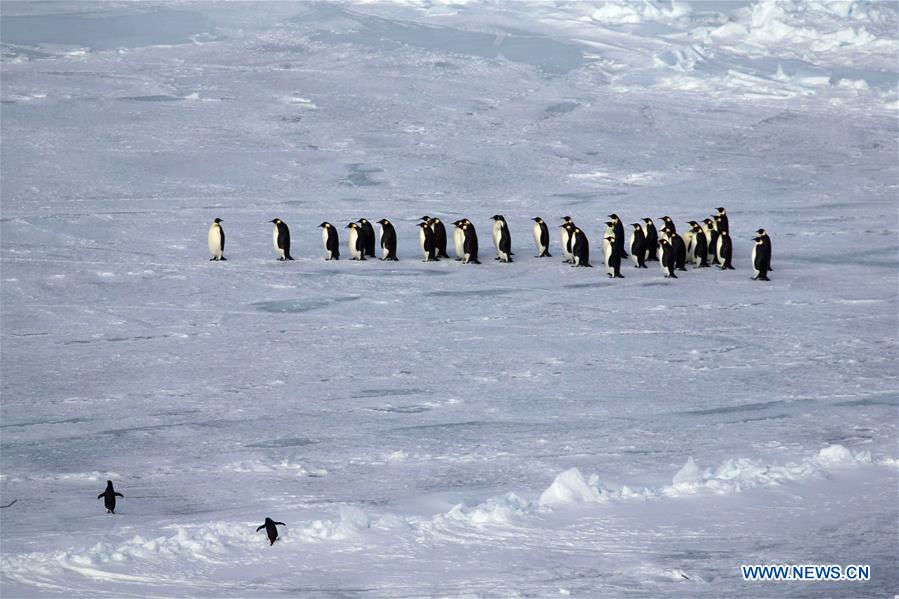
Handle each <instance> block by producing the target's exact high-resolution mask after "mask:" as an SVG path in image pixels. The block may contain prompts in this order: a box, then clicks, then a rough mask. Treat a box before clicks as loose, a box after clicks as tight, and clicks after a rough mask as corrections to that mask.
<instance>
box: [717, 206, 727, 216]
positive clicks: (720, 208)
mask: <svg viewBox="0 0 899 599" xmlns="http://www.w3.org/2000/svg"><path fill="white" fill-rule="evenodd" d="M715 210H717V211H718V214H724V213H725V212H726V210H725V209H724V208H723V207H721V206H718V207H717V208H715Z"/></svg>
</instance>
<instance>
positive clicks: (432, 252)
mask: <svg viewBox="0 0 899 599" xmlns="http://www.w3.org/2000/svg"><path fill="white" fill-rule="evenodd" d="M418 244H419V245H420V246H421V253H422V254H423V255H424V257H425V259H424V262H432V261H436V260H438V258H437V248H436V247H434V232H433V231H432V230H431V227H430V226H429V225H428V223H427V221H425V222H421V223H418Z"/></svg>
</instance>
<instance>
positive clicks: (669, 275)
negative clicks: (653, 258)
mask: <svg viewBox="0 0 899 599" xmlns="http://www.w3.org/2000/svg"><path fill="white" fill-rule="evenodd" d="M659 267H661V269H662V272H663V273H664V274H665V278H666V279H676V278H677V275H676V274H674V248H672V247H671V244H670V243H669V242H668V239H660V240H659Z"/></svg>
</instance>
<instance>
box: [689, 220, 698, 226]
mask: <svg viewBox="0 0 899 599" xmlns="http://www.w3.org/2000/svg"><path fill="white" fill-rule="evenodd" d="M687 224H688V225H690V226H691V227H695V226H696V221H695V220H688V221H687Z"/></svg>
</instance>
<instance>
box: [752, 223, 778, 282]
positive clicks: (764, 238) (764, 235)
mask: <svg viewBox="0 0 899 599" xmlns="http://www.w3.org/2000/svg"><path fill="white" fill-rule="evenodd" d="M756 235H758V236H759V237H761V238H762V241H764V242H765V245H766V246H767V247H768V264H767V265H766V266H767V270H768V271H769V272H773V271H774V269H773V268H771V238H770V237H769V236H768V232H767V231H765V230H764V229H759V230H758V231H756Z"/></svg>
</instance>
